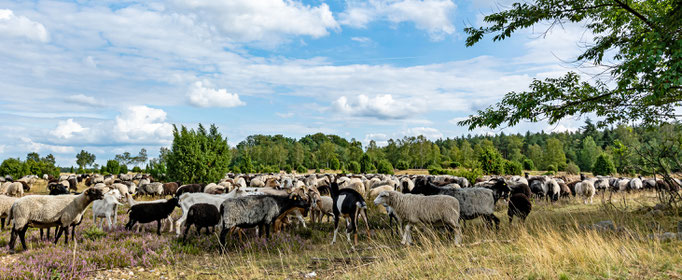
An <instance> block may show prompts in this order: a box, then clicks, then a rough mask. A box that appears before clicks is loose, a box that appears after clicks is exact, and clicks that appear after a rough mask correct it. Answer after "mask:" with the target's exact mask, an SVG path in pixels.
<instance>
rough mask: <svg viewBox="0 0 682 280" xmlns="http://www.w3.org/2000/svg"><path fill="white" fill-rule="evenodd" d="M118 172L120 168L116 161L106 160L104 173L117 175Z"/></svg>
mask: <svg viewBox="0 0 682 280" xmlns="http://www.w3.org/2000/svg"><path fill="white" fill-rule="evenodd" d="M120 170H121V167H120V166H119V164H118V161H115V160H107V166H106V170H105V171H106V172H109V174H119V171H120Z"/></svg>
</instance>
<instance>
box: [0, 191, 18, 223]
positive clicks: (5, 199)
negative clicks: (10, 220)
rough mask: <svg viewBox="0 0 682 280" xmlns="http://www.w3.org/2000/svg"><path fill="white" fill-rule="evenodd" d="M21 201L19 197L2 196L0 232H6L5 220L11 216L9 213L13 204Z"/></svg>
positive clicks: (0, 197) (0, 202)
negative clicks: (18, 200)
mask: <svg viewBox="0 0 682 280" xmlns="http://www.w3.org/2000/svg"><path fill="white" fill-rule="evenodd" d="M17 199H19V198H18V197H11V196H6V195H0V231H2V230H5V219H7V217H8V216H9V211H10V209H11V208H12V204H14V202H15V201H17Z"/></svg>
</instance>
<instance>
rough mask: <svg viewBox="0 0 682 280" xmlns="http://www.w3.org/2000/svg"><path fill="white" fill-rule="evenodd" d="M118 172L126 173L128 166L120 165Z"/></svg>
mask: <svg viewBox="0 0 682 280" xmlns="http://www.w3.org/2000/svg"><path fill="white" fill-rule="evenodd" d="M118 172H120V173H123V174H126V173H128V166H127V165H125V164H123V165H121V167H120V168H119V170H118Z"/></svg>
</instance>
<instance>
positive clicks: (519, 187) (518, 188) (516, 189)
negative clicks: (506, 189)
mask: <svg viewBox="0 0 682 280" xmlns="http://www.w3.org/2000/svg"><path fill="white" fill-rule="evenodd" d="M517 193H522V194H524V195H525V196H526V197H528V198H530V196H531V194H532V192H531V191H530V187H528V185H527V184H525V183H520V184H516V185H515V186H513V187H512V190H511V195H514V194H517Z"/></svg>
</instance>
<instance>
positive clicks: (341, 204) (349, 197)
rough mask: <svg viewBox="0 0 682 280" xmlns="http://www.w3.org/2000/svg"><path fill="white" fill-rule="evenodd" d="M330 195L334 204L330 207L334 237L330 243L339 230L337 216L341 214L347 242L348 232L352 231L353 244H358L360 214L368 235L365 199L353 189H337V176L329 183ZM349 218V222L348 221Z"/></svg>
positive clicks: (334, 239) (333, 241)
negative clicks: (344, 221) (344, 224)
mask: <svg viewBox="0 0 682 280" xmlns="http://www.w3.org/2000/svg"><path fill="white" fill-rule="evenodd" d="M360 185H362V184H360ZM330 192H331V196H332V201H333V202H334V205H333V207H332V209H333V211H334V238H333V239H332V244H334V243H336V236H337V235H338V232H339V218H340V217H341V216H343V217H344V219H346V225H347V226H346V238H348V242H351V241H350V234H351V233H353V236H354V241H355V242H354V244H355V245H357V244H358V234H357V227H358V223H357V220H358V217H359V216H362V217H363V218H364V220H365V224H366V225H367V235H368V236H369V234H370V233H369V223H368V222H367V204H366V203H365V199H364V198H363V197H362V194H360V193H359V192H358V191H356V190H355V189H349V188H345V189H339V184H338V182H337V178H334V182H332V183H331V190H330ZM348 219H350V222H349V221H348Z"/></svg>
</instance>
